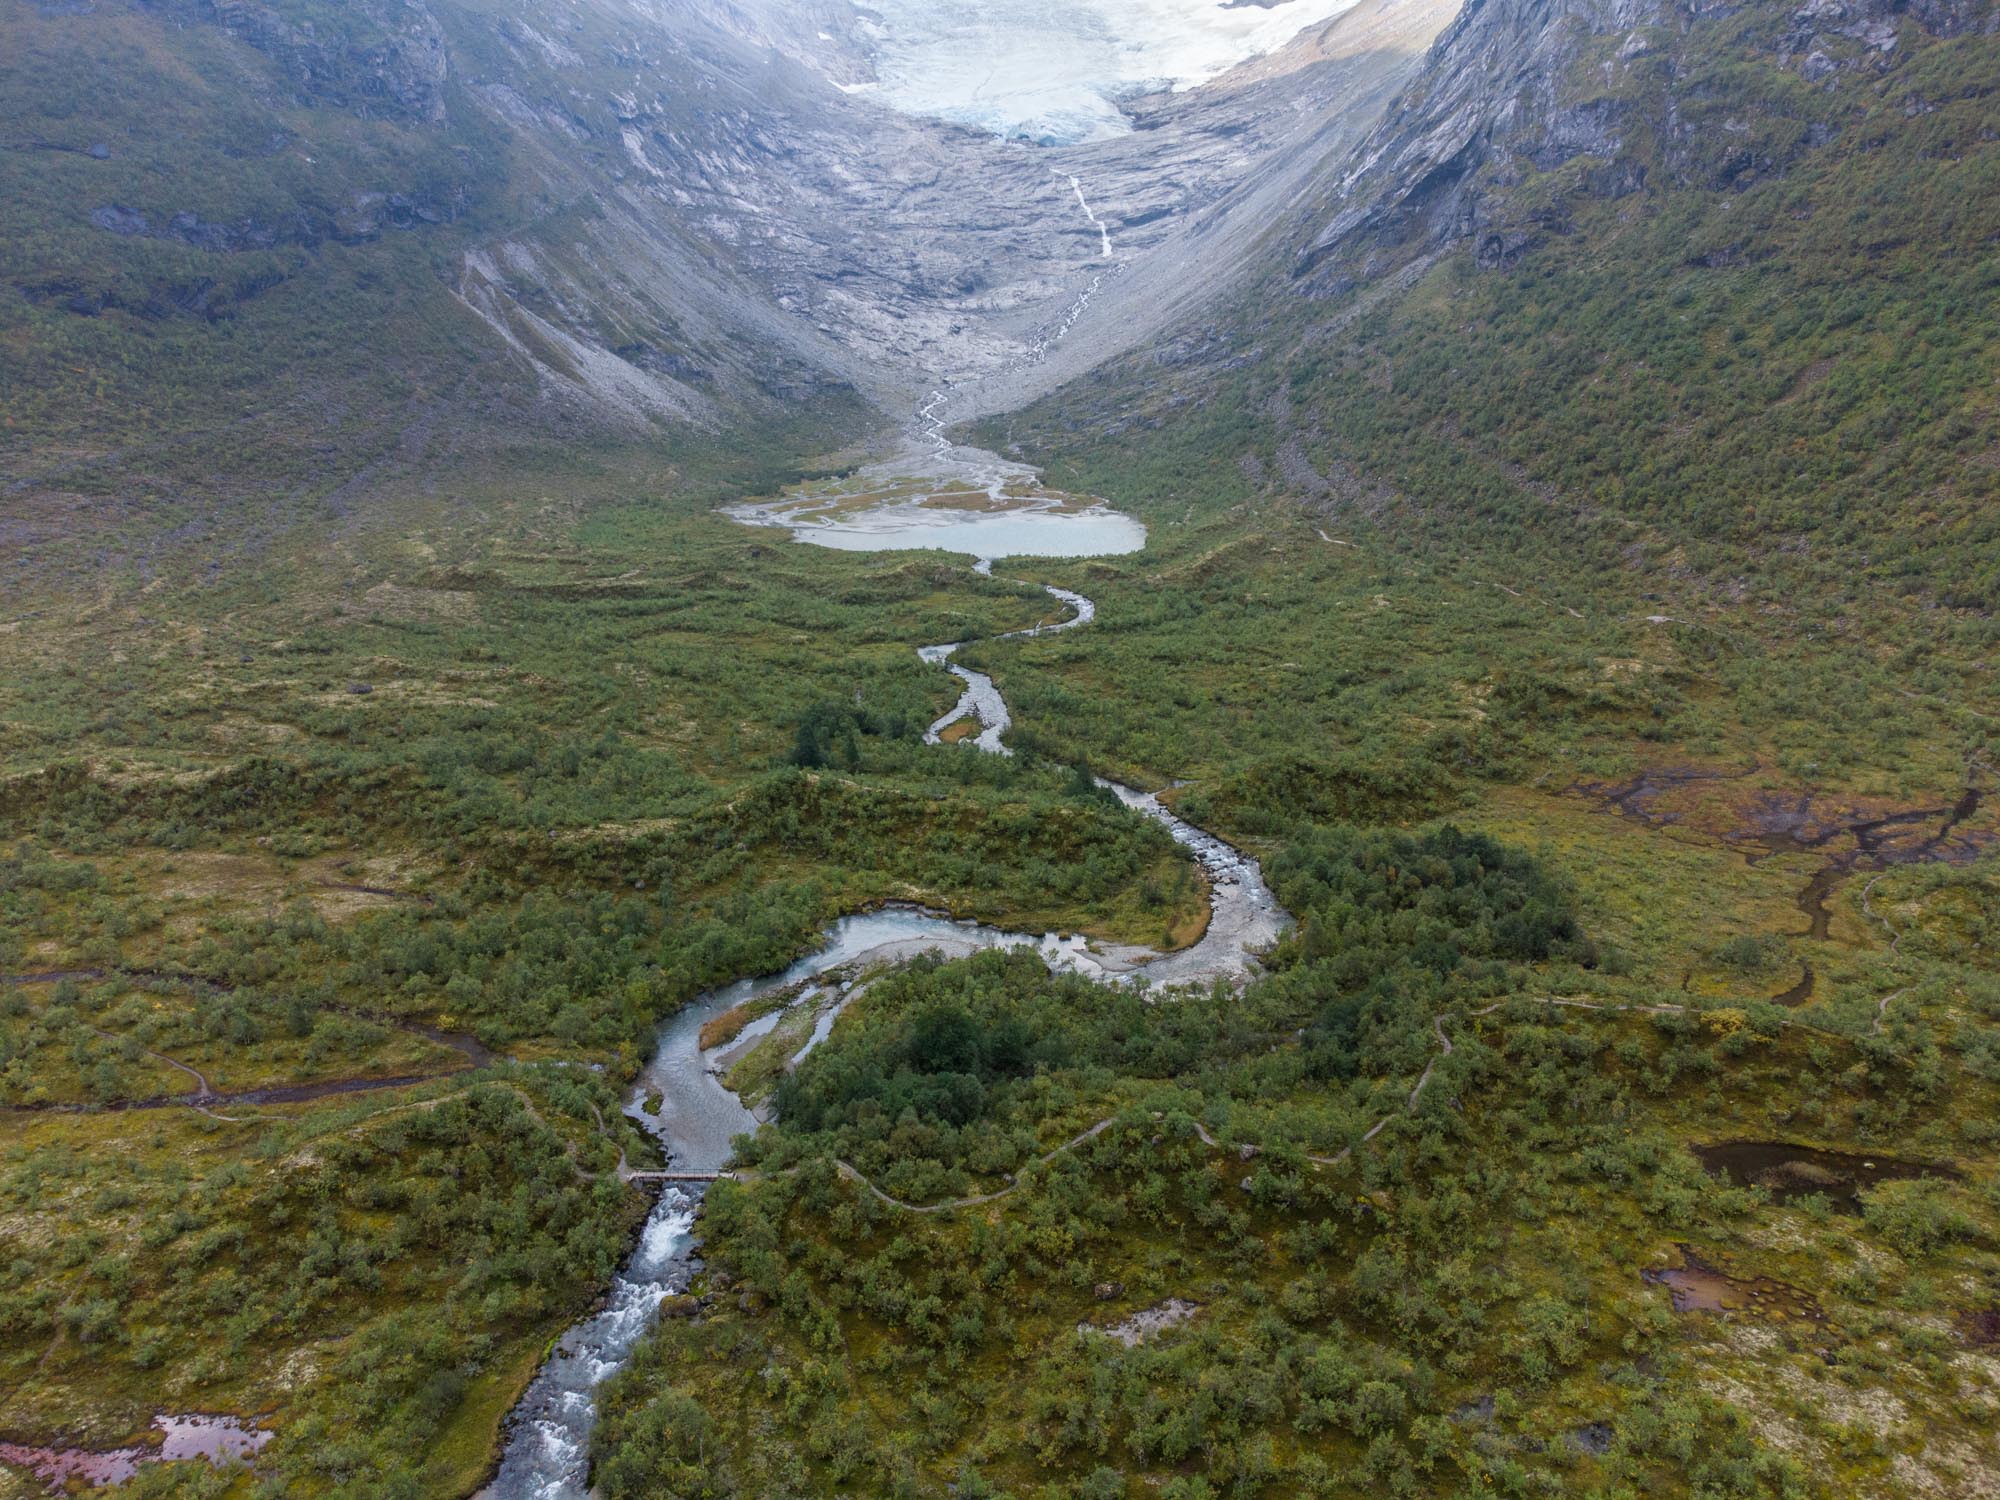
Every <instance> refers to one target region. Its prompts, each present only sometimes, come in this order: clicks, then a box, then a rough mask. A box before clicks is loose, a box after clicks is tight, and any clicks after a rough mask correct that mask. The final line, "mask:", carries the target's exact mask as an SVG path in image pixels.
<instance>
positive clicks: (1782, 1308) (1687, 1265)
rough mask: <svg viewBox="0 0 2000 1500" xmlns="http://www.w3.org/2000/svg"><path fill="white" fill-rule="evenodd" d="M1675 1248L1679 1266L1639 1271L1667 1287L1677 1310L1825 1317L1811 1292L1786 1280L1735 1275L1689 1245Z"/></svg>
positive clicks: (1651, 1282)
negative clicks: (1677, 1251) (1679, 1257)
mask: <svg viewBox="0 0 2000 1500" xmlns="http://www.w3.org/2000/svg"><path fill="white" fill-rule="evenodd" d="M1674 1248H1675V1249H1677V1250H1679V1251H1680V1253H1681V1263H1680V1264H1679V1265H1678V1266H1672V1267H1669V1268H1668V1269H1666V1270H1660V1271H1644V1272H1641V1273H1640V1274H1641V1276H1642V1278H1643V1279H1644V1280H1645V1281H1646V1283H1647V1284H1648V1285H1649V1286H1663V1287H1665V1288H1666V1289H1667V1294H1668V1295H1669V1296H1670V1297H1672V1298H1673V1303H1674V1311H1675V1312H1684V1313H1686V1312H1748V1313H1754V1314H1757V1315H1759V1316H1762V1317H1767V1318H1797V1319H1803V1320H1805V1321H1807V1322H1813V1323H1817V1322H1821V1321H1823V1320H1824V1319H1825V1317H1826V1314H1825V1313H1824V1312H1823V1311H1821V1309H1820V1305H1819V1304H1818V1303H1817V1302H1815V1301H1814V1300H1813V1299H1812V1297H1811V1296H1810V1295H1809V1294H1808V1293H1806V1292H1802V1291H1800V1290H1799V1289H1798V1288H1797V1287H1795V1286H1792V1285H1790V1284H1789V1283H1787V1282H1783V1281H1776V1280H1773V1279H1772V1278H1771V1277H1769V1276H1732V1275H1731V1274H1729V1272H1727V1271H1724V1270H1722V1269H1721V1268H1720V1267H1717V1266H1712V1265H1710V1264H1709V1263H1708V1262H1707V1261H1705V1260H1703V1259H1701V1257H1700V1256H1698V1255H1696V1254H1695V1253H1694V1251H1692V1250H1690V1249H1689V1248H1688V1247H1687V1246H1686V1245H1676V1246H1675V1247H1674Z"/></svg>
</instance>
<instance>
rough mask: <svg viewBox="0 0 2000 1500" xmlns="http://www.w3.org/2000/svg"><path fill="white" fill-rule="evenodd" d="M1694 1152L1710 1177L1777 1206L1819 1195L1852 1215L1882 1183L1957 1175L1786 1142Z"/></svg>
mask: <svg viewBox="0 0 2000 1500" xmlns="http://www.w3.org/2000/svg"><path fill="white" fill-rule="evenodd" d="M1692 1149H1693V1151H1694V1154H1695V1155H1696V1156H1697V1157H1698V1158H1700V1160H1701V1164H1702V1165H1703V1166H1704V1167H1706V1168H1708V1170H1709V1171H1710V1172H1712V1173H1714V1174H1715V1175H1717V1176H1718V1177H1727V1178H1728V1179H1729V1180H1730V1181H1731V1182H1733V1183H1735V1184H1736V1185H1737V1186H1738V1187H1758V1188H1762V1189H1764V1191H1765V1192H1767V1193H1769V1194H1770V1195H1771V1197H1772V1199H1773V1200H1774V1201H1776V1202H1778V1203H1791V1202H1793V1201H1795V1200H1797V1199H1799V1198H1804V1197H1807V1196H1809V1195H1810V1194H1813V1193H1819V1194H1821V1195H1822V1196H1824V1197H1825V1198H1826V1199H1827V1201H1828V1202H1829V1203H1831V1204H1832V1205H1833V1206H1834V1207H1835V1208H1836V1209H1838V1210H1839V1211H1840V1212H1842V1213H1849V1214H1858V1213H1860V1212H1861V1193H1862V1190H1863V1189H1864V1188H1871V1187H1873V1186H1875V1184H1877V1183H1878V1182H1896V1181H1900V1180H1903V1179H1905V1178H1911V1177H1956V1176H1958V1173H1957V1172H1956V1171H1955V1170H1954V1169H1953V1168H1951V1167H1947V1166H1940V1165H1938V1164H1936V1163H1934V1162H1922V1161H1904V1160H1902V1159H1900V1158H1897V1157H1894V1156H1874V1155H1868V1154H1865V1153H1860V1152H1847V1151H1822V1150H1820V1149H1819V1148H1818V1147H1816V1146H1794V1145H1791V1144H1789V1143H1787V1142H1785V1141H1719V1142H1717V1143H1716V1144H1714V1145H1712V1146H1695V1147H1693V1148H1692Z"/></svg>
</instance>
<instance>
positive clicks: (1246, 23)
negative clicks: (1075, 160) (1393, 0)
mask: <svg viewBox="0 0 2000 1500" xmlns="http://www.w3.org/2000/svg"><path fill="white" fill-rule="evenodd" d="M1353 3H1354V0H1279V3H1274V4H1264V3H1249V4H1236V5H1222V4H1218V3H1216V0H867V3H865V4H864V3H862V0H855V33H856V34H857V35H858V37H859V38H860V39H861V40H862V42H863V43H864V45H865V46H866V48H867V50H868V53H869V55H870V62H871V63H872V66H873V71H874V74H875V81H874V82H872V83H870V84H865V85H861V86H860V88H865V89H866V90H867V92H869V93H870V94H873V95H874V96H876V97H877V98H879V99H880V100H881V101H882V102H883V103H885V104H887V105H890V106H891V107H893V108H895V109H898V110H901V111H904V112H905V113H908V114H913V115H924V116H928V117H931V118H934V119H942V120H947V121H950V122H952V123H954V124H958V125H964V126H969V127H971V128H974V129H978V130H984V131H990V132H992V133H993V134H996V135H1001V136H1008V137H1015V138H1022V139H1027V140H1033V141H1037V142H1040V143H1043V144H1047V145H1068V144H1072V143H1075V142H1078V141H1088V140H1101V139H1105V138H1108V137H1111V136H1116V135H1122V134H1124V133H1126V132H1127V131H1129V130H1130V129H1131V128H1132V127H1131V122H1130V121H1129V120H1128V119H1127V118H1126V116H1125V114H1124V112H1123V111H1122V110H1121V108H1120V102H1121V101H1123V100H1126V99H1129V98H1131V97H1132V96H1134V95H1135V94H1140V93H1148V92H1154V91H1158V90H1163V89H1178V88H1186V87H1189V86H1192V85H1194V84H1198V83H1202V82H1205V81H1207V80H1208V79H1210V78H1213V77H1215V76H1216V75H1218V74H1220V73H1223V72H1225V71H1227V70H1228V69H1230V68H1232V67H1234V66H1235V65H1236V64H1238V63H1240V62H1244V61H1246V60H1248V59H1249V58H1252V57H1256V56H1258V55H1260V54H1262V53H1265V52H1269V51H1271V50H1272V49H1274V48H1277V47H1282V46H1283V45H1284V44H1285V43H1286V42H1288V41H1290V40H1291V39H1292V38H1293V37H1294V36H1296V35H1297V34H1298V33H1299V32H1300V31H1301V30H1303V29H1304V28H1305V27H1307V26H1312V25H1316V24H1318V23H1320V22H1324V21H1327V20H1329V19H1331V18H1332V17H1334V16H1336V15H1339V14H1340V13H1341V12H1342V11H1344V10H1347V9H1348V8H1350V7H1351V6H1352V5H1353Z"/></svg>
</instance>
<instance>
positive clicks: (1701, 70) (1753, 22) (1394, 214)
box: [1296, 0, 1995, 291]
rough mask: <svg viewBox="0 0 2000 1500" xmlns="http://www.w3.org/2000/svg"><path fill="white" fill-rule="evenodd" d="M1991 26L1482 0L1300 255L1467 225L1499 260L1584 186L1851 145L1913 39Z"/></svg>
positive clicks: (1623, 193) (1583, 195) (1729, 180)
mask: <svg viewBox="0 0 2000 1500" xmlns="http://www.w3.org/2000/svg"><path fill="white" fill-rule="evenodd" d="M1994 24H1995V11H1994V8H1993V7H1992V5H1991V4H1990V3H1987V0H1922V3H1919V4H1915V5H1912V4H1908V3H1906V0H1811V3H1808V4H1806V5H1804V6H1798V7H1794V6H1790V5H1784V6H1777V5H1760V4H1754V3H1753V4H1748V5H1739V4H1727V3H1713V4H1710V3H1697V4H1692V5H1683V4H1671V3H1664V0H1472V3H1471V4H1468V5H1467V6H1466V8H1465V9H1464V11H1463V12H1461V14H1460V15H1459V16H1458V18H1457V19H1456V20H1455V21H1454V22H1453V23H1452V25H1451V26H1449V27H1448V28H1447V29H1446V30H1445V31H1444V32H1443V33H1442V34H1441V35H1440V36H1439V37H1438V39H1437V41H1436V43H1435V44H1434V45H1433V47H1432V48H1431V52H1430V56H1429V58H1428V59H1427V60H1426V63H1425V66H1424V69H1423V72H1422V73H1421V75H1420V76H1419V77H1418V78H1417V80H1416V81H1415V82H1414V83H1413V84H1412V86H1411V87H1410V89H1409V91H1408V92H1407V93H1406V94H1404V95H1403V96H1402V97H1400V98H1399V99H1398V100H1397V102H1396V104H1395V106H1394V108H1393V109H1392V110H1391V111H1390V113H1389V115H1388V116H1387V117H1386V118H1385V119H1384V120H1383V121H1382V123H1381V125H1380V126H1379V127H1378V128H1377V130H1376V131H1375V132H1374V133H1373V134H1372V135H1371V137H1370V138H1369V140H1368V142H1367V143H1366V145H1365V146H1364V147H1363V148H1362V149H1361V150H1360V151H1359V152H1357V153H1356V155H1355V157H1354V159H1353V161H1352V163H1351V164H1350V165H1349V166H1348V167H1347V168H1346V169H1345V170H1344V171H1343V172H1342V173H1341V176H1340V179H1339V183H1338V187H1337V189H1336V191H1335V192H1334V193H1333V194H1332V198H1331V202H1330V204H1329V206H1328V209H1327V212H1326V216H1325V218H1324V220H1323V222H1322V223H1321V224H1320V226H1319V228H1318V231H1317V233H1315V234H1314V235H1313V236H1312V237H1311V239H1310V240H1308V241H1307V243H1306V244H1305V245H1304V247H1303V248H1302V249H1301V250H1300V252H1299V255H1298V262H1297V266H1296V269H1297V271H1298V272H1299V273H1300V274H1301V275H1302V276H1305V277H1307V278H1309V282H1310V285H1311V286H1312V287H1313V289H1314V290H1319V291H1324V290H1326V289H1328V288H1330V287H1334V286H1338V285H1340V284H1341V282H1342V279H1343V278H1345V277H1355V276H1364V277H1365V276H1368V275H1373V274H1380V273H1381V272H1382V271H1383V270H1384V269H1385V268H1387V267H1388V266H1390V265H1393V264H1396V263H1398V262H1399V261H1400V260H1403V259H1404V258H1406V257H1408V256H1411V255H1421V254H1426V253H1431V252H1435V251H1437V250H1439V249H1441V248H1444V247H1446V246H1450V245H1455V244H1458V243H1461V242H1464V241H1471V242H1473V244H1474V246H1475V253H1476V255H1477V257H1478V261H1479V263H1480V264H1481V265H1483V266H1487V267H1493V266H1499V265H1503V264H1507V263H1510V262H1512V261H1513V260H1515V259H1517V258H1518V257H1519V256H1520V255H1521V254H1523V253H1524V252H1525V251H1526V250H1527V249H1528V248H1529V247H1531V246H1532V245H1534V244H1536V243H1537V242H1538V241H1540V240H1542V239H1544V238H1545V237H1547V236H1548V235H1550V234H1561V233H1564V232H1566V231H1567V229H1568V227H1569V226H1570V225H1571V223H1572V222H1573V220H1574V217H1575V215H1574V212H1573V210H1574V208H1575V206H1576V205H1577V204H1578V203H1579V202H1581V201H1584V200H1616V199H1619V198H1623V197H1627V196H1629V195H1632V194H1635V193H1640V192H1642V191H1645V190H1646V189H1648V188H1649V187H1650V188H1651V189H1652V190H1653V192H1654V194H1655V195H1658V194H1661V193H1665V192H1671V191H1674V190H1677V189H1678V190H1693V191H1707V192H1736V193H1740V192H1743V191H1745V190H1747V189H1749V188H1751V187H1752V186H1754V185H1756V184H1758V183H1761V182H1764V181H1767V180H1769V179H1772V178H1775V177H1782V176H1784V175H1785V174H1787V173H1788V172H1790V171H1791V170H1793V169H1794V168H1795V167H1797V166H1799V165H1800V164H1801V163H1803V162H1804V161H1806V159H1807V158H1808V156H1809V155H1810V154H1812V153H1814V152H1819V151H1824V150H1825V149H1826V148H1829V147H1833V146H1836V145H1837V144H1838V142H1839V137H1840V135H1841V132H1842V130H1843V128H1846V127H1852V126H1853V125H1854V124H1855V123H1856V121H1855V120H1854V110H1853V107H1852V100H1853V99H1854V98H1855V96H1856V95H1857V94H1858V93H1860V92H1861V91H1863V90H1865V89H1867V88H1869V87H1871V86H1874V85H1879V84H1887V83H1888V82H1890V81H1891V80H1892V79H1893V78H1894V76H1895V75H1896V74H1897V72H1898V71H1899V69H1900V67H1901V65H1902V64H1903V63H1904V62H1905V60H1906V58H1907V55H1908V53H1909V50H1910V48H1909V41H1911V40H1917V39H1919V38H1921V39H1935V40H1947V39H1952V38H1958V37H1964V36H1967V35H1968V34H1971V33H1975V32H1980V31H1984V32H1988V33H1990V32H1991V31H1992V29H1993V27H1994ZM1905 26H1907V27H1908V29H1909V32H1910V37H1909V39H1907V40H1906V38H1905V36H1904V28H1905Z"/></svg>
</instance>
